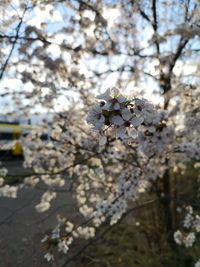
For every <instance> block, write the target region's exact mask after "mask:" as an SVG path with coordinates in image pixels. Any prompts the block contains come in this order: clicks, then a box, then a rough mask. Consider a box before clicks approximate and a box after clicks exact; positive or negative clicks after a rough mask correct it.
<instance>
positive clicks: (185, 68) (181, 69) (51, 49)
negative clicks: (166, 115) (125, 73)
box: [0, 0, 196, 113]
mask: <svg viewBox="0 0 200 267" xmlns="http://www.w3.org/2000/svg"><path fill="white" fill-rule="evenodd" d="M108 2H109V1H108ZM111 2H112V1H111ZM116 2H117V1H116ZM12 3H13V5H12V7H10V8H9V10H8V13H7V15H8V16H13V15H14V14H16V10H18V6H19V4H20V1H19V0H14V1H12ZM50 11H52V12H53V15H52V16H50V15H49V12H50ZM66 12H70V13H69V16H65V18H64V23H67V21H68V19H69V17H70V16H73V15H74V14H73V13H71V11H69V10H68V11H66V10H65V9H64V8H63V7H62V6H58V8H57V10H54V9H53V6H51V5H46V6H45V8H44V9H43V10H41V9H40V8H38V7H35V8H34V10H33V11H32V12H29V13H28V12H27V14H26V16H25V21H26V22H25V25H30V26H36V27H38V28H39V27H40V24H41V23H44V22H45V23H47V25H48V26H47V31H50V32H55V31H57V30H59V29H60V28H61V27H62V26H63V16H62V15H63V14H66ZM84 15H85V17H88V18H90V19H91V20H94V19H95V17H94V13H93V12H91V11H89V10H87V11H85V14H84ZM4 16H6V15H5V14H4ZM102 16H103V17H104V18H105V19H106V20H107V23H108V31H109V33H110V34H112V28H113V27H114V25H115V21H117V19H118V18H119V16H120V11H119V9H118V8H117V7H116V8H111V7H110V8H104V9H103V14H102ZM23 30H24V26H23V28H22V32H23ZM10 33H11V32H10ZM89 34H91V35H92V34H93V28H91V29H88V35H89ZM151 35H152V29H151V28H150V27H146V28H145V29H143V31H142V33H141V44H142V45H143V46H144V47H146V50H147V51H149V52H150V48H148V46H149V44H148V39H149V38H150V36H151ZM66 38H67V42H68V43H69V44H70V43H71V44H72V45H73V42H74V37H73V36H70V35H66V34H61V33H60V34H58V35H56V38H54V39H51V41H53V42H55V44H53V45H49V46H48V48H47V52H48V54H49V55H50V56H51V57H52V58H53V59H56V58H58V57H59V56H60V54H61V51H60V48H59V44H61V43H62V42H63V40H64V39H66ZM80 43H81V39H80ZM56 44H58V45H56ZM30 49H31V48H30ZM9 51H10V47H5V48H3V52H5V53H9ZM64 58H65V61H66V62H70V59H71V55H70V54H69V53H68V52H65V53H64ZM125 60H126V56H123V55H122V56H120V57H115V58H114V57H113V59H112V64H113V68H116V66H119V65H121V64H122V63H123V62H124V61H125ZM17 61H18V52H17V47H16V49H15V51H14V53H13V56H12V59H11V62H12V63H13V64H14V63H15V62H17ZM157 64H158V62H157V61H156V60H152V61H151V62H149V63H148V64H147V66H146V69H147V71H148V72H149V73H150V74H152V75H155V74H156V72H157V70H156V66H157ZM94 66H95V68H96V70H98V71H102V70H105V68H106V62H105V61H104V60H103V59H102V60H101V62H99V60H96V59H91V58H90V59H89V60H88V58H87V57H85V58H84V57H83V58H82V61H81V63H80V72H82V73H84V74H86V75H89V70H88V69H91V68H94ZM29 68H30V69H31V68H32V66H29ZM24 70H25V66H24V65H20V66H19V68H18V71H19V72H23V71H24ZM33 70H34V69H33ZM195 71H196V62H195V61H188V62H186V63H183V62H182V61H178V62H177V64H176V66H175V68H174V73H175V74H176V75H181V74H183V73H184V74H185V75H188V76H189V75H190V74H192V73H193V72H195ZM13 73H14V72H13V70H12V68H11V69H10V71H9V72H8V73H7V75H5V76H4V78H3V80H2V81H0V90H1V92H4V91H5V90H4V89H3V88H10V89H15V90H16V91H18V90H29V91H31V90H32V89H33V84H32V83H31V82H28V83H26V84H23V83H22V82H21V80H20V79H18V78H17V77H13ZM117 77H118V73H111V74H110V75H108V76H107V78H106V79H105V80H104V81H103V82H102V85H101V90H102V91H103V90H105V89H106V88H108V87H113V86H116V82H117ZM43 79H44V77H43V76H42V74H41V77H40V80H41V81H43ZM147 84H148V88H147ZM60 86H62V87H67V86H68V81H62V82H61V84H60ZM133 87H134V90H135V91H137V92H138V93H140V92H142V91H144V92H145V93H144V97H146V98H147V99H149V100H150V101H154V102H155V103H156V104H158V103H162V101H163V99H162V97H161V96H160V95H156V96H155V95H154V94H153V92H154V90H158V87H157V84H156V82H154V81H153V79H151V78H146V80H145V81H144V82H143V83H142V84H140V87H139V88H138V86H137V85H136V84H135V83H134V81H132V82H131V83H130V84H129V85H128V86H127V91H129V90H130V91H131V90H132V88H133ZM42 90H43V91H42V94H43V96H45V95H46V94H48V92H49V89H48V88H43V89H42ZM71 96H72V97H74V99H76V100H77V98H78V94H75V93H73V92H72V93H71ZM3 101H4V100H3V99H1V100H0V113H3V111H4V109H5V106H4V102H3ZM7 101H8V102H9V101H10V105H9V106H7V109H8V108H9V107H10V108H11V109H12V108H13V103H12V102H11V99H9V98H7ZM66 103H67V100H66V97H65V96H61V97H59V98H58V99H57V103H55V110H56V111H59V110H61V109H63V107H65V106H66ZM37 111H38V112H45V110H44V109H43V108H42V107H37Z"/></svg>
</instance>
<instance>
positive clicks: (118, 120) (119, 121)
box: [110, 115, 124, 126]
mask: <svg viewBox="0 0 200 267" xmlns="http://www.w3.org/2000/svg"><path fill="white" fill-rule="evenodd" d="M110 122H111V123H113V124H114V125H116V126H121V125H123V124H124V120H123V119H122V117H120V116H119V115H116V116H112V117H111V118H110Z"/></svg>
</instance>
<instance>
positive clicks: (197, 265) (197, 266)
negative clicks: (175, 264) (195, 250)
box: [194, 259, 200, 267]
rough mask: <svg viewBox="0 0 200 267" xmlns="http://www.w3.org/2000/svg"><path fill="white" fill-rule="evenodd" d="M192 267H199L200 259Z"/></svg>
mask: <svg viewBox="0 0 200 267" xmlns="http://www.w3.org/2000/svg"><path fill="white" fill-rule="evenodd" d="M194 267H200V259H199V260H198V261H197V262H196V263H195V265H194Z"/></svg>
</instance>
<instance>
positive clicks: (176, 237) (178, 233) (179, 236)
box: [174, 230, 183, 245]
mask: <svg viewBox="0 0 200 267" xmlns="http://www.w3.org/2000/svg"><path fill="white" fill-rule="evenodd" d="M174 240H175V242H176V243H177V244H178V245H182V243H183V234H182V233H181V231H179V230H178V231H176V232H175V233H174Z"/></svg>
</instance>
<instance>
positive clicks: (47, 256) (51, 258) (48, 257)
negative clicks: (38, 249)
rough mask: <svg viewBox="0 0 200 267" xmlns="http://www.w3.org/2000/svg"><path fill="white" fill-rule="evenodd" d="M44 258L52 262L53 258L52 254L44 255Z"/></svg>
mask: <svg viewBox="0 0 200 267" xmlns="http://www.w3.org/2000/svg"><path fill="white" fill-rule="evenodd" d="M44 258H45V259H46V260H47V261H51V260H54V256H53V254H51V253H50V252H48V253H46V254H45V255H44Z"/></svg>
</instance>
